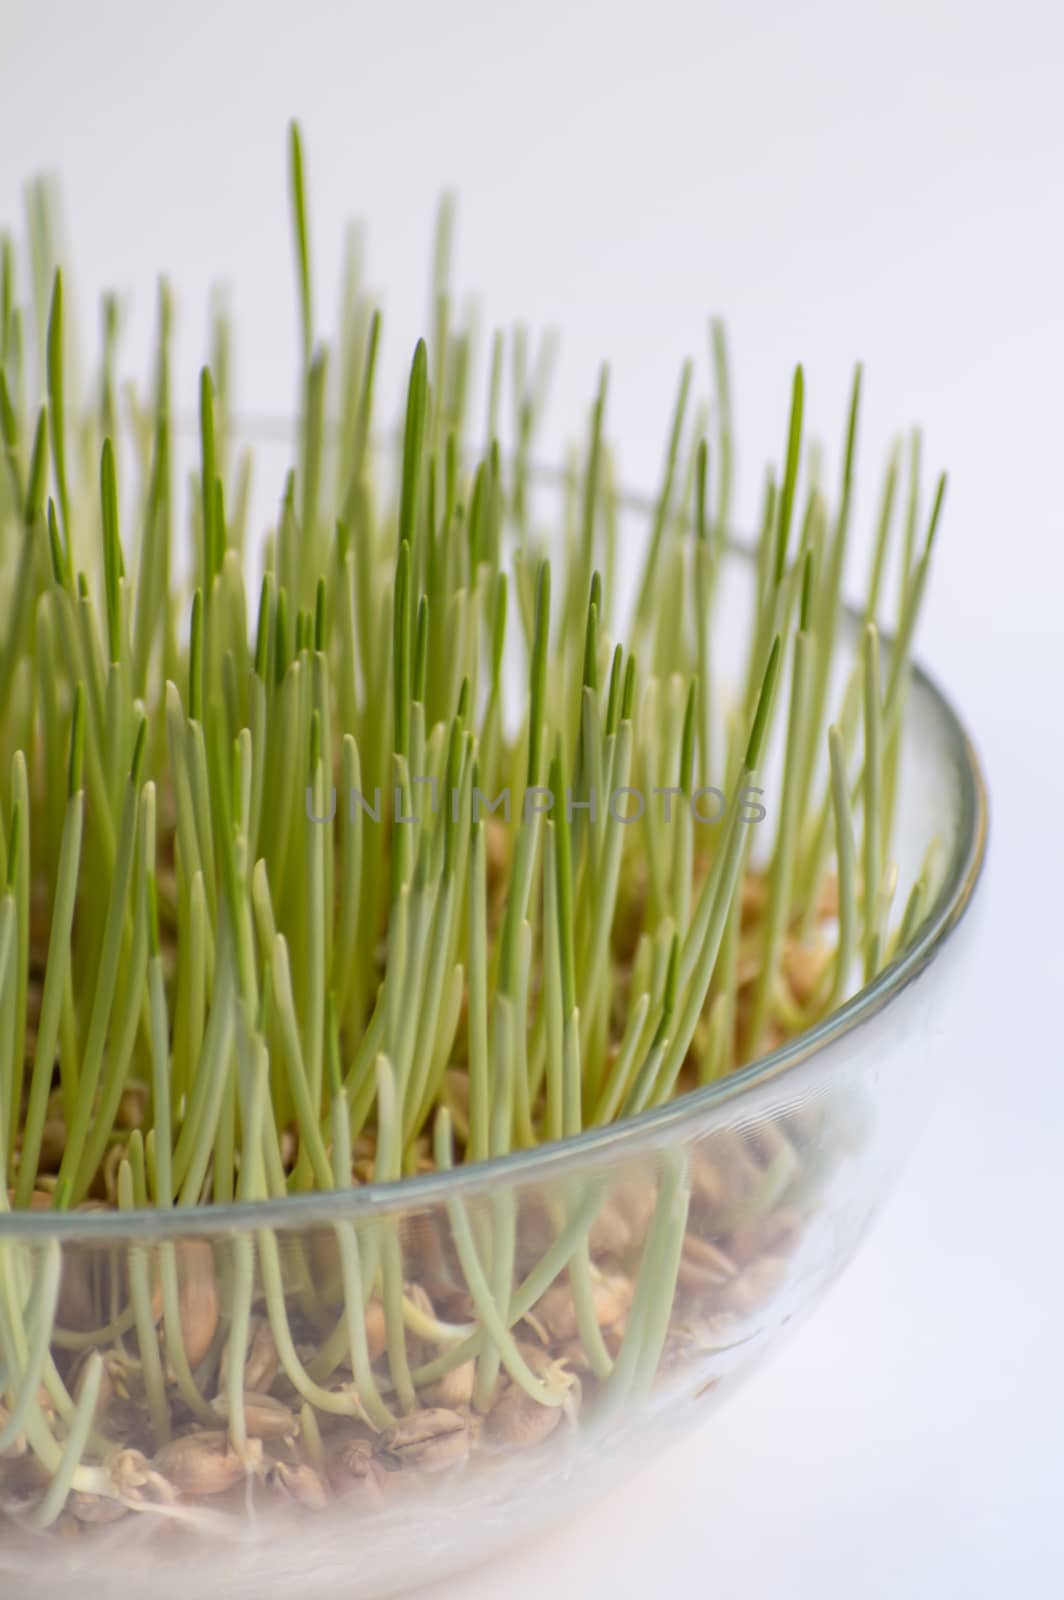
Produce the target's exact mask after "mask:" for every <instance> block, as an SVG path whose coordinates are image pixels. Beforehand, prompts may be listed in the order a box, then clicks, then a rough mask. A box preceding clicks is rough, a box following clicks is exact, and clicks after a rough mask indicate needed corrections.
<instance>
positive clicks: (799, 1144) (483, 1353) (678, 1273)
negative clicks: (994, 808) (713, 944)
mask: <svg viewBox="0 0 1064 1600" xmlns="http://www.w3.org/2000/svg"><path fill="white" fill-rule="evenodd" d="M640 515H641V513H640V511H639V509H638V507H636V506H629V507H628V508H627V510H626V512H625V516H626V517H627V518H629V519H632V520H633V522H634V521H637V520H638V518H639V517H640ZM725 566H726V569H727V570H726V574H725V593H724V595H723V596H722V597H721V601H722V603H721V604H720V607H719V612H718V615H719V617H720V619H721V623H720V626H719V628H718V630H717V631H716V632H715V634H714V641H713V647H714V657H715V666H716V671H717V673H718V675H720V676H722V677H724V676H726V675H727V671H728V668H729V667H735V666H737V664H738V660H739V657H738V653H737V652H738V649H739V646H740V643H741V641H742V639H743V638H744V637H745V632H744V628H745V624H744V604H745V603H746V602H748V599H749V595H750V591H751V577H752V568H751V564H750V562H749V560H748V559H747V557H746V556H745V555H742V554H741V553H738V552H736V551H731V552H729V554H728V556H727V559H726V562H725ZM857 638H858V628H857V625H856V623H855V622H854V620H853V619H849V620H848V622H847V625H846V627H845V628H844V630H843V640H842V646H843V647H842V650H841V652H840V653H841V656H842V658H843V659H842V661H841V663H840V666H841V668H842V669H845V668H846V667H847V666H848V665H849V663H850V662H851V661H852V659H853V653H854V649H855V643H856V640H857ZM902 759H903V767H902V778H901V786H900V795H899V805H898V817H897V837H896V840H895V846H894V854H895V855H896V856H897V858H898V862H899V872H900V886H901V887H900V891H899V897H900V898H901V899H904V894H905V892H906V891H907V887H908V883H909V882H910V881H911V879H912V876H913V874H914V872H915V871H916V870H918V867H919V864H920V863H921V861H923V859H924V858H925V855H926V853H927V851H928V848H929V847H930V846H932V844H933V843H937V848H938V859H939V887H938V890H937V894H936V897H935V898H934V901H933V903H932V904H931V906H930V909H929V911H928V913H927V915H926V917H925V918H924V921H923V922H922V923H921V925H920V926H919V928H918V929H917V930H916V933H915V935H914V937H913V939H912V940H911V942H910V944H909V946H908V948H907V949H906V950H905V951H903V952H902V953H901V955H900V956H899V958H898V959H897V960H895V961H894V963H893V964H892V965H891V966H890V967H889V968H888V969H887V970H885V971H884V972H883V973H881V974H880V975H879V976H878V977H877V979H876V980H875V981H874V983H873V984H872V985H871V986H870V987H868V988H866V989H864V990H862V991H861V992H860V993H858V994H857V995H856V996H855V997H854V998H853V999H852V1000H851V1001H849V1002H848V1003H847V1004H846V1005H845V1006H843V1007H842V1008H841V1009H840V1010H839V1011H837V1012H836V1013H834V1014H833V1015H832V1016H831V1017H830V1018H828V1019H827V1021H826V1022H824V1023H822V1024H820V1025H818V1026H817V1027H816V1028H815V1029H813V1030H811V1031H810V1032H808V1033H807V1034H804V1035H802V1036H801V1037H799V1038H797V1039H795V1040H793V1041H791V1042H789V1043H788V1044H786V1045H785V1046H784V1047H782V1048H780V1049H778V1050H776V1051H775V1052H774V1053H773V1054H771V1055H770V1056H767V1057H765V1058H763V1059H762V1060H760V1061H759V1062H756V1063H754V1064H753V1065H751V1066H750V1067H748V1068H745V1069H743V1070H742V1071H740V1072H737V1073H735V1074H733V1075H732V1076H731V1077H730V1078H727V1079H725V1080H723V1081H722V1082H720V1083H718V1084H715V1085H712V1086H710V1087H709V1088H707V1089H704V1090H701V1091H699V1092H697V1093H694V1094H690V1095H687V1096H685V1097H683V1098H681V1099H678V1100H677V1101H675V1102H673V1103H672V1104H670V1105H668V1106H666V1107H664V1108H662V1109H660V1110H658V1111H655V1112H652V1113H649V1114H646V1115H644V1116H641V1117H639V1118H636V1119H634V1120H632V1121H630V1122H628V1123H625V1124H622V1125H620V1126H618V1127H614V1128H609V1129H605V1130H602V1131H600V1132H595V1133H592V1134H588V1135H584V1136H582V1137H581V1138H578V1139H575V1140H572V1141H568V1142H566V1143H564V1144H561V1145H555V1146H548V1147H544V1148H541V1149H540V1150H537V1151H533V1152H525V1153H521V1154H517V1155H514V1156H511V1157H509V1158H507V1159H505V1160H503V1161H499V1162H493V1163H487V1164H484V1165H482V1166H479V1167H474V1168H471V1169H465V1170H461V1171H459V1172H457V1173H451V1174H443V1175H440V1174H429V1175H427V1176H425V1177H422V1178H416V1179H412V1180H409V1181H407V1182H404V1183H402V1184H400V1185H389V1186H372V1185H370V1186H366V1187H363V1188H361V1189H359V1190H355V1191H350V1192H348V1193H345V1194H343V1195H340V1194H337V1195H334V1196H328V1195H326V1196H309V1197H305V1198H294V1199H292V1200H290V1201H287V1202H283V1203H281V1204H266V1205H261V1206H253V1207H233V1208H228V1209H195V1210H187V1211H183V1212H182V1211H175V1212H172V1213H170V1214H168V1215H166V1216H162V1215H160V1214H157V1213H145V1214H137V1213H125V1214H122V1215H118V1214H110V1213H109V1214H93V1213H91V1212H79V1213H75V1214H71V1215H68V1216H65V1217H62V1218H56V1217H53V1216H49V1215H46V1214H20V1215H17V1216H15V1215H11V1214H7V1215H2V1216H0V1380H2V1391H0V1392H2V1393H3V1400H2V1409H0V1507H2V1511H0V1574H3V1575H4V1579H5V1581H4V1583H3V1586H2V1587H3V1592H5V1593H6V1592H7V1584H8V1582H10V1581H12V1580H13V1579H14V1578H15V1577H16V1575H18V1576H20V1577H21V1578H22V1579H23V1581H28V1582H29V1583H30V1584H31V1587H32V1592H33V1594H34V1595H40V1596H48V1597H51V1596H57V1597H59V1596H66V1595H70V1596H74V1595H79V1596H83V1595H86V1594H88V1595H91V1596H93V1600H110V1597H111V1596H119V1595H122V1596H123V1597H124V1596H125V1595H127V1594H129V1593H135V1594H141V1593H149V1592H150V1593H152V1594H153V1595H154V1596H156V1597H157V1600H167V1597H170V1596H174V1597H178V1596H181V1597H182V1600H183V1597H184V1596H186V1595H187V1594H188V1592H189V1588H190V1585H192V1584H194V1585H195V1587H196V1588H197V1589H199V1590H200V1591H201V1592H205V1593H209V1594H210V1595H212V1596H217V1597H218V1600H224V1597H227V1596H243V1595H245V1594H247V1595H250V1594H252V1593H254V1594H255V1595H256V1596H265V1595H270V1594H275V1593H276V1594H285V1595H288V1594H290V1593H292V1592H293V1586H294V1585H298V1587H299V1592H300V1593H301V1594H305V1595H307V1596H311V1595H318V1594H322V1595H324V1594H329V1595H334V1596H350V1597H352V1600H356V1597H357V1600H366V1597H370V1596H383V1595H387V1594H391V1593H394V1592H399V1591H401V1590H403V1589H405V1588H407V1587H409V1586H410V1585H413V1584H415V1583H417V1582H420V1581H425V1580H428V1579H430V1578H433V1577H438V1576H442V1575H444V1574H445V1573H448V1572H452V1571H454V1570H456V1569H458V1568H460V1567H463V1566H466V1565H471V1564H473V1563H474V1562H477V1561H480V1560H482V1559H484V1558H486V1557H487V1556H489V1555H491V1554H492V1553H494V1552H496V1551H498V1550H499V1549H501V1548H503V1547H504V1546H506V1545H508V1544H511V1543H513V1542H515V1541H516V1540H518V1539H519V1538H521V1537H523V1536H526V1535H527V1534H529V1533H530V1532H532V1531H534V1530H535V1529H536V1528H537V1527H541V1526H544V1525H546V1524H547V1523H549V1522H550V1521H551V1520H552V1519H557V1518H560V1517H562V1516H564V1515H569V1514H571V1513H572V1511H573V1510H574V1509H576V1508H577V1507H578V1505H579V1504H580V1502H581V1501H582V1500H585V1499H588V1498H590V1497H592V1496H593V1495H595V1494H597V1493H599V1492H601V1491H602V1489H603V1488H605V1487H606V1486H607V1485H608V1484H609V1483H610V1482H611V1481H612V1480H613V1479H614V1478H615V1477H616V1476H617V1475H618V1474H619V1473H623V1472H625V1471H627V1470H629V1469H631V1468H634V1467H635V1465H636V1464H637V1463H641V1462H644V1461H645V1460H646V1459H647V1456H648V1453H650V1452H651V1451H652V1450H653V1449H654V1448H656V1447H657V1446H659V1445H660V1444H662V1443H664V1442H665V1441H667V1440H668V1439H669V1438H670V1437H672V1436H673V1435H675V1434H676V1433H678V1432H679V1431H680V1430H682V1429H684V1428H687V1427H690V1426H692V1425H693V1424H695V1423H696V1422H698V1421H699V1420H700V1419H701V1418H702V1417H703V1415H704V1413H705V1411H706V1408H707V1407H708V1406H709V1405H710V1404H711V1403H712V1401H713V1399H714V1398H715V1397H716V1396H718V1395H719V1394H720V1393H721V1392H722V1391H723V1390H724V1389H725V1388H726V1386H727V1385H729V1384H732V1383H734V1382H735V1381H736V1380H737V1379H738V1378H739V1377H740V1376H741V1375H743V1374H744V1373H745V1372H747V1371H748V1370H749V1369H750V1368H751V1367H753V1366H754V1365H755V1364H756V1362H757V1361H758V1360H759V1359H760V1357H761V1355H762V1353H763V1352H764V1351H765V1350H766V1349H768V1348H769V1346H770V1345H771V1343H772V1342H773V1340H775V1339H777V1338H778V1337H780V1335H781V1333H782V1332H783V1330H784V1329H785V1327H786V1326H787V1325H788V1324H790V1323H792V1322H793V1321H794V1320H795V1319H796V1318H797V1317H799V1316H800V1315H804V1314H805V1313H807V1312H808V1311H810V1310H811V1309H812V1308H813V1307H814V1306H815V1305H816V1303H817V1302H818V1301H819V1299H820V1298H821V1296H822V1295H823V1293H824V1291H825V1290H826V1288H827V1286H828V1285H829V1284H830V1282H831V1281H832V1279H833V1278H834V1277H835V1276H836V1275H837V1273H838V1272H839V1271H840V1270H841V1269H842V1268H843V1267H844V1266H845V1265H846V1263H847V1262H848V1261H849V1259H850V1258H851V1256H852V1255H853V1253H854V1251H855V1250H856V1248H857V1246H858V1244H859V1242H860V1239H861V1236H862V1234H863V1233H864V1231H865V1228H866V1227H867V1225H868V1222H869V1220H870V1218H871V1216H872V1215H873V1213H874V1211H875V1208H876V1206H877V1205H878V1203H879V1201H880V1200H881V1198H882V1196H883V1194H884V1192H885V1190H886V1189H887V1187H888V1185H889V1183H890V1181H891V1179H892V1178H893V1176H894V1174H895V1172H896V1171H897V1169H898V1166H899V1164H900V1163H901V1161H902V1160H903V1158H904V1156H905V1155H906V1153H907V1150H908V1148H909V1146H910V1143H911V1141H912V1139H913V1136H914V1131H915V1129H916V1128H917V1127H918V1125H919V1122H920V1120H921V1118H922V1114H923V1111H924V1107H925V1101H926V1100H927V1099H928V1097H929V1095H930V1094H931V1092H932V1091H933V1089H934V1086H935V1083H936V1080H937V1079H938V1078H939V1076H940V1075H941V1073H942V1072H943V1071H944V1070H945V1069H946V1068H947V1067H948V1066H949V1064H950V1054H951V1052H950V1017H951V1013H952V1008H953V1007H954V1006H955V1005H956V1004H957V1003H958V1000H959V985H960V983H961V982H962V981H963V980H962V978H961V976H960V974H961V973H962V970H963V947H964V944H965V942H966V940H967V937H968V924H967V923H966V924H965V927H964V929H963V931H961V932H958V931H957V930H958V925H959V924H960V923H961V919H962V917H963V914H964V912H965V910H966V908H967V905H968V901H969V899H970V897H971V894H972V891H973V888H974V886H975V882H976V880H977V877H978V873H979V869H980V866H981V862H982V856H983V851H984V844H985V833H986V801H985V793H984V790H983V786H982V780H981V777H980V774H979V770H978V767H977V764H976V761H975V758H974V756H973V753H972V750H971V747H970V745H969V743H968V741H967V739H966V737H965V735H964V733H963V731H962V729H961V728H960V726H959V725H958V723H957V720H956V718H955V717H954V715H953V713H952V712H951V710H950V709H949V707H948V706H947V705H946V703H945V702H944V701H943V699H942V698H941V696H940V695H939V693H938V692H937V690H936V689H935V688H934V686H933V685H932V684H931V683H930V682H929V681H928V679H927V678H926V677H924V676H923V675H922V674H920V673H919V672H917V673H916V674H915V676H914V680H913V683H912V687H911V691H910V695H909V705H908V713H907V721H906V727H905V735H904V748H903V756H902ZM772 771H773V768H772V763H771V761H770V762H769V765H768V768H767V773H766V778H765V783H766V794H767V796H768V801H769V803H770V800H771V793H772V788H771V783H772ZM770 816H771V807H770ZM500 1275H501V1277H500ZM500 1281H501V1282H502V1283H503V1285H504V1286H508V1287H504V1288H503V1290H502V1291H501V1292H500V1288H499V1285H500ZM382 1297H383V1298H384V1299H386V1300H389V1304H388V1315H387V1316H386V1315H385V1308H384V1305H383V1304H382ZM241 1349H243V1350H244V1351H245V1356H244V1363H243V1368H244V1372H243V1381H242V1383H238V1382H237V1381H236V1379H234V1378H233V1377H232V1373H233V1372H234V1371H236V1372H239V1370H240V1356H239V1351H240V1350H241ZM367 1373H368V1381H367ZM360 1375H361V1376H360ZM87 1387H88V1389H89V1394H90V1402H91V1401H92V1394H93V1393H95V1395H96V1399H95V1402H94V1403H90V1402H86V1400H85V1395H86V1388H87ZM371 1393H372V1398H371ZM241 1394H242V1395H243V1402H242V1405H243V1413H244V1416H243V1426H241V1423H240V1417H239V1411H240V1408H241V1401H240V1398H239V1396H240V1395H241ZM234 1408H235V1410H234ZM79 1431H80V1433H81V1435H82V1438H81V1439H80V1440H79V1439H78V1434H79ZM234 1438H236V1439H238V1440H239V1441H241V1442H240V1443H239V1445H235V1444H234V1443H233V1440H234ZM75 1447H76V1449H75ZM75 1455H76V1456H77V1457H79V1458H80V1465H79V1466H78V1467H77V1469H76V1471H73V1473H72V1474H71V1472H70V1471H68V1470H67V1469H68V1467H70V1466H71V1465H72V1463H73V1460H74V1459H75ZM65 1480H69V1481H65Z"/></svg>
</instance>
